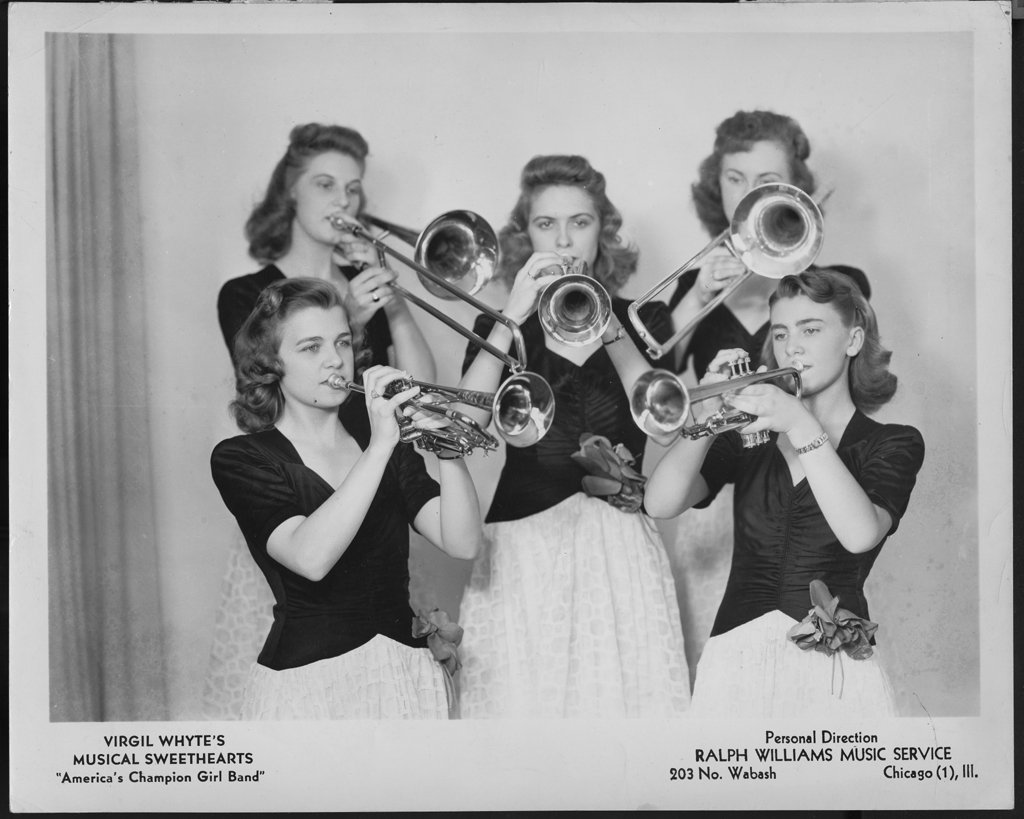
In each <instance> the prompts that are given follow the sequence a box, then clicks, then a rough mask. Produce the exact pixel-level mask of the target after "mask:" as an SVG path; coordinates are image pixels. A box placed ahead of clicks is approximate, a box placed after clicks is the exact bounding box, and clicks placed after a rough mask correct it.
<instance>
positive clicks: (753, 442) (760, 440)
mask: <svg viewBox="0 0 1024 819" xmlns="http://www.w3.org/2000/svg"><path fill="white" fill-rule="evenodd" d="M740 440H741V442H742V443H743V448H744V449H753V448H754V447H757V446H761V444H767V443H768V441H769V440H770V438H769V437H768V430H766V429H762V430H761V431H760V432H741V433H740Z"/></svg>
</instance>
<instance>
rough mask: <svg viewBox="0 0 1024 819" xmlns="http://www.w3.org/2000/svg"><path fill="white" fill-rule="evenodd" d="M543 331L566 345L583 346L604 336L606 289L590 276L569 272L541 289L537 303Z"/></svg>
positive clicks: (607, 312)
mask: <svg viewBox="0 0 1024 819" xmlns="http://www.w3.org/2000/svg"><path fill="white" fill-rule="evenodd" d="M537 315H538V317H539V318H540V323H541V326H543V328H544V331H545V332H546V333H547V334H548V335H549V336H551V337H552V338H554V339H555V340H556V341H559V342H561V343H562V344H565V345H568V346H569V347H583V346H585V345H587V344H590V343H591V342H593V341H596V340H597V339H599V338H600V337H601V336H602V335H604V332H605V330H607V329H608V323H609V322H610V321H611V317H612V299H611V296H609V295H608V291H607V290H605V289H604V287H602V286H601V284H600V283H599V282H598V281H596V280H595V279H592V278H591V277H590V276H587V275H584V274H579V273H570V274H568V275H566V276H561V277H560V278H559V279H557V280H556V281H553V282H551V284H549V285H548V286H547V287H545V288H544V292H543V293H541V296H540V300H539V302H538V303H537Z"/></svg>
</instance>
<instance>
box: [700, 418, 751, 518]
mask: <svg viewBox="0 0 1024 819" xmlns="http://www.w3.org/2000/svg"><path fill="white" fill-rule="evenodd" d="M744 452H745V450H744V449H743V443H742V439H741V438H740V436H739V434H738V433H737V432H734V431H732V430H729V431H727V432H723V433H721V434H720V435H716V436H715V439H714V441H712V442H711V448H710V449H709V450H708V454H707V455H705V456H704V463H703V464H702V465H701V468H700V474H701V477H702V478H704V482H705V483H706V484H707V485H708V495H707V497H706V498H704V500H702V501H700V502H699V503H696V504H694V507H695V508H696V509H705V508H706V507H708V506H710V505H711V502H712V501H713V500H714V499H715V498H716V497H718V493H719V492H721V491H722V487H723V486H725V485H726V484H727V483H735V482H736V475H737V472H738V471H739V469H740V467H741V463H742V460H743V456H744Z"/></svg>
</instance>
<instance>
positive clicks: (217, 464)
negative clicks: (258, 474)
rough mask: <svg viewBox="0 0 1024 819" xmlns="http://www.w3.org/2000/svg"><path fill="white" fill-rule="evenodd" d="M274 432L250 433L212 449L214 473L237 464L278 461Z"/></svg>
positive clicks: (211, 461) (211, 457)
mask: <svg viewBox="0 0 1024 819" xmlns="http://www.w3.org/2000/svg"><path fill="white" fill-rule="evenodd" d="M275 434H277V431H276V430H273V429H271V430H266V431H265V432H251V433H249V434H248V435H236V436H235V437H234V438H227V439H225V440H223V441H221V442H220V443H219V444H217V446H215V447H214V448H213V453H212V454H211V455H210V463H211V465H212V466H213V468H214V471H215V472H216V471H217V470H218V469H219V468H220V469H223V468H228V467H230V466H232V465H237V464H245V463H248V464H253V463H271V462H276V461H279V460H280V452H279V448H278V447H276V446H274V442H273V438H274V436H275Z"/></svg>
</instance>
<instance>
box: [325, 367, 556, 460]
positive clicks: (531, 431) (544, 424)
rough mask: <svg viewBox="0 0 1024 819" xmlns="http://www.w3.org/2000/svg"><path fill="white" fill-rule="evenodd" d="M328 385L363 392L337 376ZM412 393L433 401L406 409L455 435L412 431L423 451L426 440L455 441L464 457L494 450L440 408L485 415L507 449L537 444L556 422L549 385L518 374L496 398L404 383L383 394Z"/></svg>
mask: <svg viewBox="0 0 1024 819" xmlns="http://www.w3.org/2000/svg"><path fill="white" fill-rule="evenodd" d="M327 383H328V385H329V386H331V387H333V388H334V389H338V390H354V391H355V392H359V393H363V392H365V390H364V389H363V387H362V385H361V384H358V383H356V382H354V381H346V380H345V379H344V378H342V377H341V376H340V375H332V376H330V378H328V379H327ZM410 387H419V388H420V390H421V391H422V394H423V395H429V396H431V397H433V398H434V399H435V400H434V401H432V402H430V403H428V402H423V401H419V400H416V399H413V400H411V401H408V402H406V403H407V404H409V405H410V406H413V407H415V408H416V409H419V410H424V411H425V412H431V413H434V414H436V415H443V416H445V417H446V418H449V419H450V420H451V421H452V423H453V427H454V429H453V430H417V429H415V428H412V427H411V425H410V428H409V432H408V433H407V435H408V436H411V437H408V440H410V441H411V440H417V441H418V442H419V446H420V447H421V448H423V449H427V444H432V443H433V442H432V441H429V440H428V441H423V440H422V439H423V438H424V437H426V438H430V437H439V438H442V439H443V440H445V441H450V440H451V439H452V438H455V439H456V442H459V443H461V446H460V450H462V451H463V454H466V455H468V454H470V453H471V452H472V451H473V449H474V448H475V447H479V448H481V449H486V450H491V451H493V450H495V449H497V446H498V444H497V441H495V440H494V437H493V436H492V435H490V434H489V433H487V432H485V431H484V430H483V429H481V428H480V425H479V424H477V423H476V421H474V420H473V419H472V418H470V417H468V416H466V415H463V414H462V413H460V412H456V411H455V410H453V409H450V408H448V407H445V406H443V405H444V404H452V403H455V404H465V405H466V406H470V407H476V408H477V409H484V410H487V411H488V412H490V413H491V414H492V415H493V416H494V426H495V428H496V429H497V430H498V434H499V435H500V436H501V437H502V438H503V439H504V440H505V442H506V443H508V444H510V445H512V446H516V447H524V446H531V445H532V444H535V443H537V441H539V440H540V439H541V438H543V437H544V435H545V434H546V433H547V431H548V430H549V429H550V428H551V424H552V422H553V421H554V417H555V401H554V395H553V394H552V393H551V388H550V387H549V386H548V384H547V381H545V380H544V379H543V378H541V377H540V376H539V375H537V374H536V373H530V372H522V373H516V374H514V375H512V376H511V377H510V378H508V379H506V380H505V381H504V383H502V385H501V386H500V387H499V388H498V391H497V392H495V393H489V392H479V391H477V390H460V389H457V388H453V387H442V386H440V385H438V384H430V383H428V382H426V381H414V380H412V379H410V378H402V379H397V380H395V381H392V382H391V383H390V384H388V387H387V390H386V392H385V394H386V395H395V394H396V393H399V392H402V391H403V390H407V389H409V388H410ZM403 432H404V430H403ZM417 433H418V434H417ZM402 440H406V438H403V439H402ZM452 448H453V447H452ZM429 451H434V450H429Z"/></svg>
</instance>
